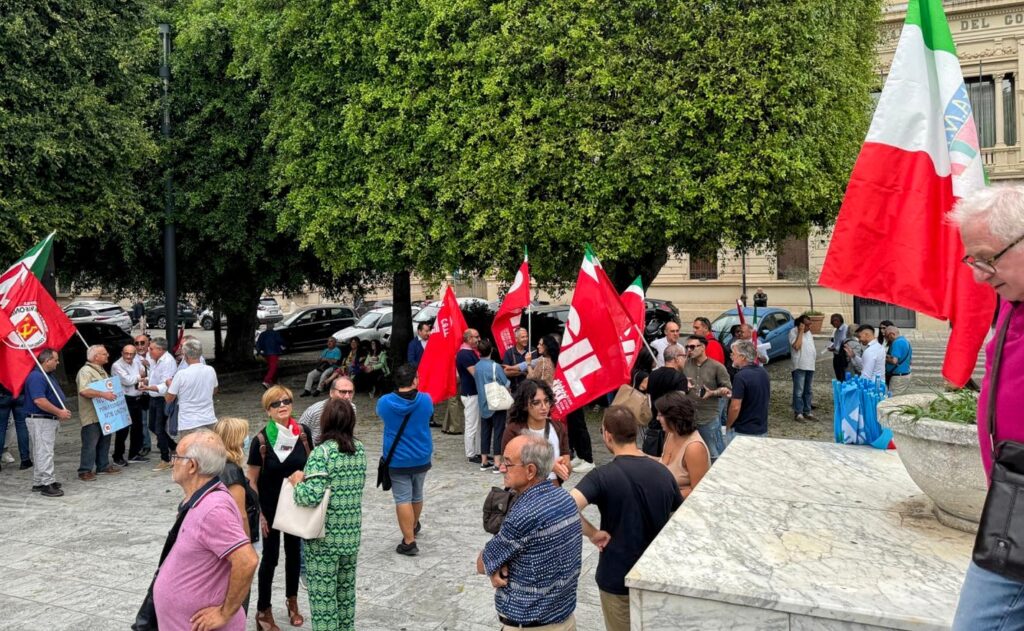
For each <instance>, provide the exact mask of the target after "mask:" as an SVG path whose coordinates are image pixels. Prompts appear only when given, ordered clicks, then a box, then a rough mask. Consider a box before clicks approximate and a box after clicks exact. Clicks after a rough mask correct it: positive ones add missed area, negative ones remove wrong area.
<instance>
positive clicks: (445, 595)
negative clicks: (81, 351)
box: [0, 342, 939, 631]
mask: <svg viewBox="0 0 1024 631" xmlns="http://www.w3.org/2000/svg"><path fill="white" fill-rule="evenodd" d="M825 343H827V342H825ZM825 343H822V342H819V348H824V344H825ZM211 346H212V344H211ZM915 352H916V351H915ZM829 362H830V359H829V358H828V357H823V358H821V360H820V361H819V364H818V371H817V373H818V376H819V378H818V379H816V380H815V384H814V396H815V402H816V404H817V405H818V416H819V420H818V421H817V422H812V423H796V422H795V421H793V420H792V412H791V411H790V408H789V400H790V397H791V392H792V385H791V381H790V376H789V362H788V361H786V360H782V361H777V362H775V363H773V364H771V365H769V367H768V369H769V372H770V374H771V376H772V386H773V392H772V395H773V396H772V406H771V419H770V422H769V434H770V435H771V436H774V437H785V438H798V439H810V440H832V421H831V410H832V403H831V398H832V397H831V383H830V380H831V364H830V363H829ZM288 364H290V365H291V366H288V365H286V367H285V372H286V375H287V374H288V373H290V375H289V376H285V377H284V379H283V382H284V383H285V385H288V386H290V387H292V388H293V389H295V390H296V391H300V390H301V389H302V386H301V383H302V377H301V375H300V373H299V372H298V371H297V370H296V366H295V365H294V360H290V361H289V362H288ZM916 370H917V367H915V371H916ZM223 381H224V386H223V387H222V391H221V393H220V394H219V396H218V397H217V400H216V408H217V412H218V414H219V415H231V416H240V417H243V418H247V419H250V428H251V431H252V432H256V431H257V430H258V429H259V428H260V427H261V426H262V423H263V420H262V419H263V413H262V409H261V408H260V405H259V398H260V395H261V393H262V388H261V387H260V386H259V384H258V383H257V380H256V379H253V378H249V379H245V380H241V379H235V380H230V381H229V380H223ZM937 387H939V382H938V381H936V380H935V379H932V381H924V382H922V383H921V384H919V388H937ZM296 400H297V403H298V404H297V406H296V416H298V415H299V414H300V413H301V412H302V410H303V409H304V408H305V407H306V406H307V405H309V404H310V403H312V402H313V399H311V398H301V399H296ZM356 403H357V406H358V409H359V415H358V417H359V423H358V426H357V433H358V436H359V438H360V439H362V441H363V442H364V444H365V445H366V448H367V458H368V461H369V462H370V463H371V466H370V471H368V475H367V484H366V489H365V492H364V499H363V542H362V547H361V550H360V553H359V565H358V571H357V577H358V580H357V598H358V600H357V610H356V611H357V613H356V619H357V622H356V628H357V629H359V630H360V631H363V630H377V629H381V630H384V629H387V630H394V629H402V630H410V631H419V630H425V629H429V630H434V629H436V630H442V629H446V630H460V631H478V630H479V631H482V630H485V629H496V628H497V627H498V626H499V625H498V623H497V618H496V615H495V613H494V603H493V590H492V589H491V588H490V586H489V582H488V581H487V579H486V578H485V577H482V576H478V575H476V574H475V568H474V561H475V558H476V555H477V553H478V552H479V550H480V549H481V547H482V546H483V544H484V543H485V542H486V541H487V539H488V537H489V536H488V535H487V534H486V533H484V531H483V529H482V527H481V512H480V510H481V504H482V502H483V498H484V496H485V494H486V493H487V491H488V490H489V489H490V487H491V485H492V484H499V483H500V476H498V475H495V474H493V473H489V472H480V471H478V469H477V467H476V465H471V464H468V463H467V462H466V460H465V456H464V453H463V442H462V436H448V435H442V434H441V433H439V432H438V431H437V430H435V434H434V439H435V454H436V455H435V458H434V467H433V469H432V470H431V472H430V474H429V475H428V477H427V485H426V501H425V508H424V513H423V520H422V521H423V531H422V533H421V535H420V538H419V547H420V551H421V552H420V556H418V557H413V558H410V557H404V556H399V555H397V554H396V553H395V552H394V548H395V545H396V544H397V543H398V542H399V540H400V537H401V535H400V534H399V531H398V527H397V525H396V522H395V517H394V509H393V504H392V502H391V495H390V493H383V492H381V491H380V490H378V489H376V488H374V486H373V485H374V482H375V480H374V478H375V469H374V466H373V463H375V462H376V461H377V459H378V458H379V456H380V442H381V431H380V427H381V426H380V421H379V419H377V418H376V417H375V416H374V414H373V409H374V404H375V402H374V401H373V400H371V399H370V398H369V397H367V396H366V395H359V396H358V397H357V400H356ZM588 422H589V426H590V433H591V437H592V440H593V442H594V446H595V449H594V451H595V455H596V457H597V463H598V464H602V463H604V462H607V461H608V459H609V456H608V453H607V451H606V450H605V448H604V447H603V445H602V444H601V442H600V435H599V427H600V411H599V410H597V409H593V408H591V409H589V410H588ZM13 441H14V433H13V431H11V432H10V435H9V437H8V446H9V447H13V445H14V442H13ZM79 446H80V441H79V431H78V425H77V422H76V421H74V420H73V421H71V422H70V423H69V424H67V425H65V426H63V427H62V428H61V430H60V432H59V436H58V442H57V453H56V472H57V477H58V480H59V481H60V482H62V483H63V484H64V490H65V493H66V495H65V496H64V497H63V498H56V499H51V498H44V497H40V496H39V495H38V494H34V493H31V492H30V490H29V489H30V486H31V471H18V470H17V463H15V464H14V465H13V466H12V465H5V466H4V468H3V471H2V472H0V577H2V578H0V612H2V614H0V630H7V629H10V630H15V629H18V630H23V629H46V630H59V629H67V630H69V631H72V630H73V631H87V630H97V631H100V630H103V631H106V630H108V629H126V628H128V625H129V624H130V622H131V621H132V620H133V619H134V614H135V611H136V609H137V607H138V605H139V603H140V602H141V600H142V598H143V596H144V594H145V591H146V588H147V587H148V585H149V581H150V578H151V577H152V573H153V570H154V569H155V567H156V562H157V560H158V558H159V554H160V549H161V546H162V544H163V540H164V537H165V535H166V533H167V530H168V529H169V528H170V526H171V524H172V523H173V520H174V511H175V508H176V506H177V503H178V502H179V501H180V500H181V499H182V498H181V491H180V488H179V487H178V486H177V485H175V484H174V483H173V482H172V481H171V479H170V475H169V474H168V473H157V472H153V471H151V467H150V466H144V465H141V464H135V465H132V466H130V467H129V468H128V469H127V470H126V471H124V472H122V473H121V474H120V475H116V476H100V477H99V479H98V480H97V481H95V482H88V483H86V482H81V481H79V480H78V479H77V477H76V475H75V470H76V468H77V463H78V452H79ZM15 453H16V451H15ZM153 464H155V463H153ZM578 479H579V476H576V475H574V476H573V479H572V480H571V481H570V486H571V485H572V484H574V483H575V482H576V481H578ZM588 517H590V518H591V519H592V520H596V519H597V518H598V517H597V515H596V512H595V511H594V510H593V509H588ZM583 555H584V556H583V559H584V560H583V576H582V577H581V579H580V587H579V591H578V606H577V610H576V616H577V620H578V624H579V628H580V629H586V630H588V631H589V630H599V629H602V628H603V624H602V622H601V613H600V604H599V598H598V591H597V587H596V585H595V583H594V570H595V568H596V565H597V553H596V550H595V548H594V547H593V546H592V545H591V544H590V543H589V542H584V544H583ZM282 557H283V554H282ZM283 574H284V561H283V558H282V561H281V564H280V565H279V568H278V576H277V580H276V581H275V591H274V593H275V597H274V610H275V613H276V614H277V620H278V623H279V624H280V625H281V626H282V628H289V627H288V626H287V622H286V621H285V607H284V576H283ZM254 591H255V585H254ZM253 601H255V594H254V595H253ZM299 602H300V606H301V610H302V611H303V612H304V613H305V614H307V623H306V626H305V627H303V628H306V629H308V628H310V623H309V621H308V613H309V607H308V602H307V600H306V594H305V592H304V591H301V590H300V593H299ZM249 628H251V629H255V628H256V627H255V623H254V621H253V620H252V619H251V618H250V622H249Z"/></svg>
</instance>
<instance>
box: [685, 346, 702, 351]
mask: <svg viewBox="0 0 1024 631" xmlns="http://www.w3.org/2000/svg"><path fill="white" fill-rule="evenodd" d="M696 348H700V344H687V345H686V350H688V351H692V350H694V349H696Z"/></svg>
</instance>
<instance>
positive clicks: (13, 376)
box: [0, 264, 75, 396]
mask: <svg viewBox="0 0 1024 631" xmlns="http://www.w3.org/2000/svg"><path fill="white" fill-rule="evenodd" d="M0 286H4V287H5V288H6V291H5V293H3V294H2V295H0V312H2V313H3V318H0V319H5V320H8V321H9V323H10V324H11V329H12V330H10V331H8V332H7V335H4V336H2V338H3V343H2V344H0V383H2V384H3V385H4V387H6V388H7V389H8V390H10V391H11V392H12V393H14V395H15V396H17V395H18V394H19V393H20V392H21V387H22V386H23V385H24V384H25V379H27V378H28V374H29V373H30V372H32V368H33V366H35V360H34V359H33V358H32V356H31V355H30V354H29V353H30V352H31V353H34V354H36V355H38V354H39V353H40V352H41V351H42V350H43V349H44V348H52V349H54V350H60V349H61V348H62V347H63V346H64V344H65V343H66V342H67V341H68V339H70V338H71V336H72V335H74V334H75V325H74V324H72V323H71V320H69V319H68V317H67V316H66V315H64V312H63V311H61V310H60V307H59V306H58V305H57V303H56V302H54V301H53V298H51V297H50V294H48V293H46V289H44V288H43V285H42V284H41V283H40V282H39V279H38V278H36V277H35V276H34V275H33V274H32V272H31V271H29V269H28V268H27V267H26V266H25V265H23V264H22V265H18V266H16V267H13V268H11V269H9V270H8V271H7V272H5V273H4V275H3V276H2V277H0ZM5 328H6V327H5V326H4V325H3V324H2V323H0V333H2V332H3V330H4V329H5ZM26 349H27V351H26Z"/></svg>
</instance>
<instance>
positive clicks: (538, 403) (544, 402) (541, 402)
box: [530, 399, 551, 408]
mask: <svg viewBox="0 0 1024 631" xmlns="http://www.w3.org/2000/svg"><path fill="white" fill-rule="evenodd" d="M530 406H531V407H535V408H540V407H544V406H547V407H551V399H534V400H532V401H530Z"/></svg>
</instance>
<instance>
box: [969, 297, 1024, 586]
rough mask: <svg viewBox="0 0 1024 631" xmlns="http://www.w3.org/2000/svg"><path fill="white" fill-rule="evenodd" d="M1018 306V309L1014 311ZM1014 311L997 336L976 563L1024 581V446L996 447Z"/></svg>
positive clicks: (1010, 443) (1006, 443)
mask: <svg viewBox="0 0 1024 631" xmlns="http://www.w3.org/2000/svg"><path fill="white" fill-rule="evenodd" d="M1017 308H1018V307H1017V306H1014V308H1013V310H1016V309H1017ZM1013 310H1011V311H1010V313H1009V314H1007V316H1006V319H1005V320H1004V321H1003V323H1002V324H1001V325H1000V327H999V333H998V334H997V336H996V345H995V353H996V354H995V358H994V360H993V362H992V379H991V382H990V385H989V393H988V405H987V406H986V407H987V410H986V412H987V413H986V417H987V419H988V433H989V438H990V440H991V442H992V445H991V448H992V482H991V484H990V485H989V488H988V495H987V496H986V497H985V508H984V509H983V510H982V511H981V523H980V524H978V536H977V538H976V539H975V540H974V553H973V555H972V558H973V559H974V563H975V564H977V565H978V566H979V567H983V568H985V569H986V570H988V571H990V572H995V573H996V574H999V575H1000V576H1004V577H1006V578H1009V579H1012V580H1015V581H1024V444H1021V443H1018V442H1015V441H1012V440H1003V441H1000V442H999V443H998V444H996V401H997V399H998V397H999V392H998V388H997V386H998V383H999V372H1000V368H1001V364H1002V359H1003V346H1004V344H1005V342H1006V330H1007V329H1008V328H1009V325H1010V320H1011V318H1012V317H1013Z"/></svg>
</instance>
